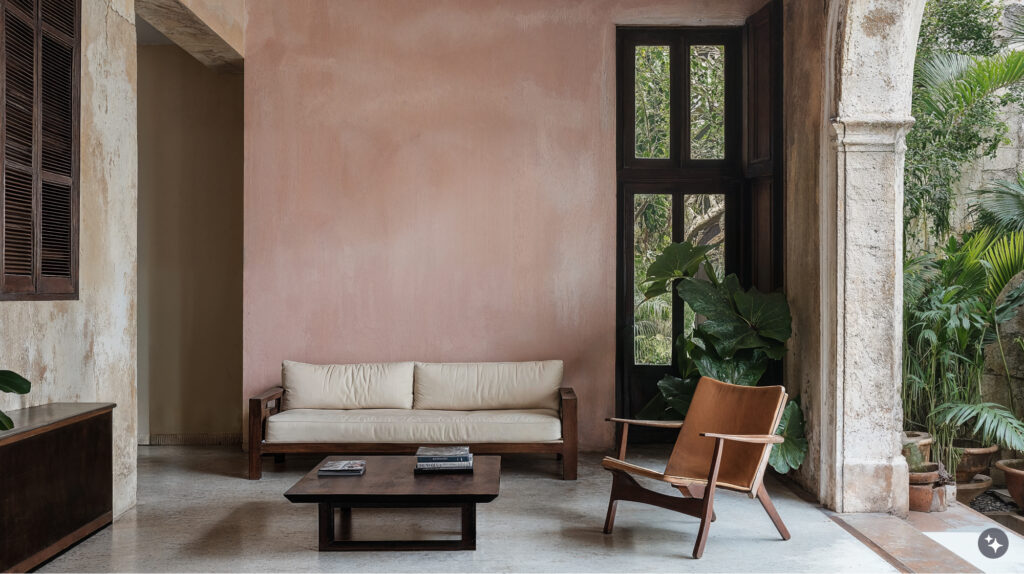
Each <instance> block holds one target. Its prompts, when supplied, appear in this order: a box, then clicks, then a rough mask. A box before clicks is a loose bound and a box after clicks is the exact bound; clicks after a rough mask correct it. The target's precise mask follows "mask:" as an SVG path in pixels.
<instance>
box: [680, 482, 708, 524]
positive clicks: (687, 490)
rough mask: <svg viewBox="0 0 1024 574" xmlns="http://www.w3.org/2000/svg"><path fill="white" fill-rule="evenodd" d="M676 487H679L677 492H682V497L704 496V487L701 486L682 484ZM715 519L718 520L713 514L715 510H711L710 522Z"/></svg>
mask: <svg viewBox="0 0 1024 574" xmlns="http://www.w3.org/2000/svg"><path fill="white" fill-rule="evenodd" d="M676 488H677V489H679V494H682V495H683V498H704V487H703V486H695V485H691V486H683V485H677V486H676ZM716 520H718V517H717V516H715V511H714V510H712V511H711V522H714V521H716Z"/></svg>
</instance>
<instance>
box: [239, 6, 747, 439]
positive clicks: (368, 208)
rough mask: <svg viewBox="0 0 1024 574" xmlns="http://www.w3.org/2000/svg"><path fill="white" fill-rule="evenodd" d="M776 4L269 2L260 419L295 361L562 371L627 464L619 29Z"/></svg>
mask: <svg viewBox="0 0 1024 574" xmlns="http://www.w3.org/2000/svg"><path fill="white" fill-rule="evenodd" d="M763 3H764V0H742V1H737V2H721V1H715V0H690V1H685V0H677V1H673V2H666V1H625V0H620V1H585V2H584V1H566V2H549V1H539V0H534V1H521V2H480V1H450V2H431V3H425V2H399V1H381V2H358V1H335V2H324V1H293V2H263V1H250V2H249V3H248V23H247V31H246V64H245V67H246V71H245V117H246V122H245V148H246V150H245V154H246V157H245V232H244V233H245V266H244V298H245V303H244V316H243V317H244V318H243V321H244V335H243V349H244V351H243V366H244V367H243V368H244V370H243V385H244V392H243V397H241V398H243V399H244V397H247V396H252V395H253V394H255V393H256V392H258V391H261V390H263V389H265V388H267V387H270V386H272V385H275V384H279V380H280V363H281V360H282V359H295V360H303V361H311V362H363V361H386V360H423V361H496V360H527V359H546V358H559V359H562V360H564V361H565V373H566V378H565V384H567V385H570V386H573V387H575V388H576V390H577V393H578V394H579V397H580V402H581V408H580V416H581V422H580V433H581V435H580V436H581V444H582V447H583V448H591V449H593V448H599V447H607V446H610V445H611V442H612V435H613V429H612V426H611V425H609V424H608V423H606V422H604V418H605V417H607V416H609V415H611V414H612V413H613V411H614V400H615V392H614V381H615V376H614V371H615V359H614V357H615V249H616V245H615V225H616V224H615V204H616V200H615V196H616V191H615V25H616V24H659V25H741V24H742V23H743V21H744V19H745V18H746V16H748V15H749V14H752V13H753V12H754V11H755V10H756V9H757V8H758V7H760V5H762V4H763Z"/></svg>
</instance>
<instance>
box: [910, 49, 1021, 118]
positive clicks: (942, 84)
mask: <svg viewBox="0 0 1024 574" xmlns="http://www.w3.org/2000/svg"><path fill="white" fill-rule="evenodd" d="M1022 79H1024V51H1017V50H1014V51H1011V52H1005V53H1000V54H996V55H994V56H988V57H967V56H963V55H959V54H946V53H937V54H934V55H933V56H932V57H930V58H929V59H928V60H926V61H924V62H922V63H921V65H920V66H919V69H918V73H917V81H918V85H919V86H920V87H921V88H922V90H921V92H920V94H919V98H918V102H919V103H920V107H921V109H922V110H923V111H925V112H926V113H928V114H930V115H933V116H936V117H938V118H941V119H943V120H944V121H949V122H955V121H958V119H959V116H960V115H961V114H963V113H964V112H965V111H966V110H968V109H969V108H970V107H971V106H973V105H974V104H976V103H977V102H979V101H981V100H982V99H984V98H987V97H989V96H991V95H993V94H994V93H995V92H996V91H998V90H1000V89H1002V88H1007V87H1009V86H1012V85H1014V84H1016V83H1018V82H1020V81H1021V80H1022Z"/></svg>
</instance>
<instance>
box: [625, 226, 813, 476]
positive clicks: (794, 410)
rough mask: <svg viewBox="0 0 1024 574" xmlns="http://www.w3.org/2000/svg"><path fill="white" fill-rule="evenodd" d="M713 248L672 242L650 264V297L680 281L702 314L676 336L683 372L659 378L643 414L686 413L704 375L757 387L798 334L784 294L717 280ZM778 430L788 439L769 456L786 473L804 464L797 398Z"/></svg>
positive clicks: (684, 295) (682, 292)
mask: <svg viewBox="0 0 1024 574" xmlns="http://www.w3.org/2000/svg"><path fill="white" fill-rule="evenodd" d="M714 248H715V246H714V245H694V244H692V243H690V242H688V241H684V242H682V243H673V244H671V245H669V246H668V247H666V248H665V249H664V251H662V252H661V254H660V255H658V257H657V258H655V259H654V261H653V262H652V263H651V264H650V266H649V267H648V268H647V274H646V278H645V282H644V289H643V292H644V294H645V296H646V297H648V298H653V297H660V296H662V295H664V294H665V293H669V292H670V291H671V289H672V285H673V283H676V286H675V292H676V294H677V295H678V296H679V297H680V298H681V299H682V300H683V301H684V303H685V305H686V307H687V308H689V309H690V310H691V311H692V313H694V314H695V316H697V317H699V318H700V319H699V320H697V321H695V325H694V327H693V329H692V331H691V332H690V333H684V334H683V335H680V336H679V337H678V338H677V340H676V342H675V346H676V350H677V353H676V354H677V356H678V357H679V365H678V369H679V376H672V375H668V376H666V377H664V378H662V380H660V381H658V390H659V394H658V395H656V396H655V397H654V398H653V399H652V400H651V401H650V402H649V403H648V404H647V405H646V406H644V408H643V409H641V411H640V412H639V413H638V414H637V416H639V417H641V418H651V419H681V418H684V417H685V416H686V412H687V410H689V408H690V401H691V400H692V398H693V393H694V391H696V389H697V382H698V381H699V380H700V377H702V376H705V377H711V378H714V379H717V380H720V381H725V382H728V383H732V384H736V385H746V386H753V385H756V384H757V383H758V382H759V381H760V380H761V377H762V376H763V375H764V373H765V371H766V370H767V369H768V366H769V364H770V363H771V362H772V361H776V360H778V359H781V358H782V356H783V355H784V354H785V352H786V347H785V344H786V341H787V340H788V339H789V337H790V335H791V334H792V329H791V323H792V318H791V316H790V312H789V304H788V303H787V302H786V297H785V296H784V295H782V294H781V293H761V292H759V291H758V290H757V289H753V288H751V289H743V288H742V286H741V285H740V282H739V279H738V278H737V277H736V276H735V275H728V276H726V277H725V278H723V279H719V278H718V275H717V272H716V271H715V266H714V265H713V264H712V263H711V261H710V260H709V259H708V255H709V253H711V252H712V251H713V250H714ZM777 432H778V433H779V434H780V435H782V436H783V437H784V438H785V442H783V443H782V444H779V445H775V447H774V448H773V450H772V458H771V459H770V461H769V462H770V464H771V465H772V467H773V468H775V469H776V470H777V471H778V472H782V473H785V472H789V470H791V469H794V468H797V467H799V466H800V464H801V463H802V462H803V459H804V456H805V455H806V453H807V440H806V439H805V438H804V424H803V415H802V413H801V412H800V407H799V403H797V402H795V401H792V402H790V404H788V405H787V406H786V410H785V412H784V413H783V418H782V421H781V422H780V424H779V428H778V431H777Z"/></svg>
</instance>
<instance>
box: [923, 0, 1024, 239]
mask: <svg viewBox="0 0 1024 574" xmlns="http://www.w3.org/2000/svg"><path fill="white" fill-rule="evenodd" d="M1001 16H1002V7H1001V4H1000V3H999V2H996V1H994V0H931V1H930V2H928V4H927V7H926V10H925V18H924V22H923V24H922V30H921V35H920V41H919V45H918V52H917V64H916V67H915V74H914V77H915V82H914V92H913V98H912V104H911V113H912V115H913V116H914V118H915V120H916V122H915V125H914V128H913V129H912V130H911V131H910V133H908V134H907V153H906V163H905V167H904V235H905V238H906V241H905V245H907V246H908V247H909V248H910V250H911V252H914V251H917V250H922V251H923V250H928V249H930V248H931V247H933V246H934V245H940V244H942V243H943V242H944V241H945V238H948V237H949V234H950V232H951V231H952V228H953V225H952V222H951V219H950V217H951V215H950V214H951V211H952V210H953V208H954V206H955V203H956V193H957V185H958V183H959V182H960V180H961V178H962V175H963V172H964V170H965V168H967V167H968V166H969V165H970V164H971V163H972V162H974V161H977V160H978V159H979V158H981V157H986V156H994V155H995V153H996V150H997V149H998V147H999V145H1000V144H1001V143H1003V142H1004V141H1006V133H1007V126H1006V124H1005V123H1004V122H1003V120H1002V118H1001V116H1000V112H1001V111H1002V110H1003V109H1004V108H1005V107H1006V106H1007V105H1009V104H1011V103H1014V102H1020V101H1021V98H1020V97H1019V84H1020V82H1021V80H1022V79H1024V53H1022V52H1020V51H1018V50H1015V49H1006V50H1003V51H1000V49H1001V48H1003V47H1006V46H1015V45H1016V43H1017V42H1018V41H1019V39H1020V37H1019V36H1018V34H1017V33H1016V32H1014V31H1016V30H1018V28H1021V27H1020V26H1017V25H1016V23H1015V21H1011V26H1010V30H1011V31H1012V32H1014V33H1012V34H1011V35H1010V36H1009V37H1008V38H1006V39H1005V40H1003V41H1001V42H1000V41H997V35H996V33H995V32H996V29H997V27H998V23H999V21H1000V18H1001ZM1007 88H1009V89H1007Z"/></svg>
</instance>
